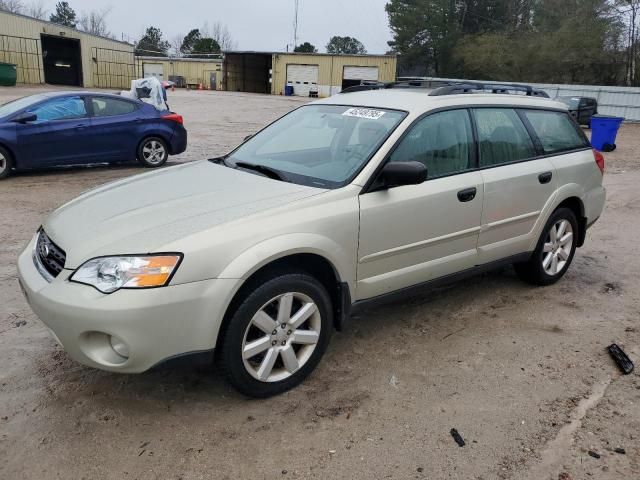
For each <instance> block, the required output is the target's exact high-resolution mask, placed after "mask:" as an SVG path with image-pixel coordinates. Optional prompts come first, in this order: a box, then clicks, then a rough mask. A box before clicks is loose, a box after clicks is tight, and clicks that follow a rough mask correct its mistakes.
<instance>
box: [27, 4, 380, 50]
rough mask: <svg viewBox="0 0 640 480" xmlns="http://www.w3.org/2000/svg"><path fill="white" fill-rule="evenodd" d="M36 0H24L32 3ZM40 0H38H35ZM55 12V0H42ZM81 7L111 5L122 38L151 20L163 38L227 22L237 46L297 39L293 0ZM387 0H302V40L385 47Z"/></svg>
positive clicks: (134, 35)
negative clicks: (336, 39) (340, 39)
mask: <svg viewBox="0 0 640 480" xmlns="http://www.w3.org/2000/svg"><path fill="white" fill-rule="evenodd" d="M31 1H34V0H24V3H31ZM35 1H37V0H35ZM41 1H42V3H43V5H44V7H45V8H46V9H48V10H49V12H52V11H53V10H54V8H55V4H56V0H41ZM67 1H68V2H69V4H70V5H71V7H72V8H73V9H74V10H75V11H76V13H80V12H83V11H90V10H99V9H103V8H106V7H111V9H112V10H111V12H110V13H109V16H108V17H107V25H108V27H109V30H110V31H111V32H112V33H113V34H114V35H115V36H116V37H117V38H118V39H121V38H122V36H121V35H122V34H124V35H125V39H127V36H128V38H129V40H135V39H138V38H139V37H140V36H141V35H142V34H143V33H144V31H145V29H146V27H147V26H150V25H153V26H157V27H159V28H160V29H161V30H162V32H163V34H164V37H165V39H167V40H171V39H173V38H174V37H175V36H177V35H179V34H180V35H184V34H186V33H187V32H188V31H189V30H191V29H193V28H200V27H201V26H202V25H203V24H204V22H208V23H209V25H211V24H213V23H215V22H217V21H219V22H222V23H223V24H226V25H227V27H228V29H229V31H230V32H231V35H232V36H233V38H234V40H235V41H236V42H237V49H239V50H259V51H284V50H285V49H286V46H287V44H292V43H293V17H294V0H209V1H196V0H154V1H139V0H138V1H136V0H67ZM386 3H387V0H314V1H312V0H299V4H300V7H299V16H298V39H299V40H298V43H302V42H305V41H308V42H311V43H312V44H314V45H315V46H316V47H317V48H318V50H319V51H320V52H324V51H325V48H324V47H325V45H326V44H327V42H328V41H329V38H330V37H331V36H333V35H342V36H347V35H348V36H351V37H356V38H357V39H359V40H360V41H361V42H362V43H364V45H365V47H366V49H367V51H368V53H385V52H386V51H387V50H388V47H387V41H388V40H390V39H391V32H390V31H389V25H388V21H387V14H386V12H385V10H384V6H385V4H386Z"/></svg>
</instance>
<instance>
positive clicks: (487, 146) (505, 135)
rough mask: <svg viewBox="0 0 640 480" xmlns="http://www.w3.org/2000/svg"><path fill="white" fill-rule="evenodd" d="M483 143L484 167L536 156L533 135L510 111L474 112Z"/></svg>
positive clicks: (481, 158)
mask: <svg viewBox="0 0 640 480" xmlns="http://www.w3.org/2000/svg"><path fill="white" fill-rule="evenodd" d="M474 114H475V118H476V123H477V126H478V141H479V142H480V167H492V166H496V165H502V164H505V163H510V162H517V161H518V160H525V159H527V158H532V157H535V156H536V149H535V148H534V146H533V141H532V140H531V137H530V136H529V132H527V129H526V128H525V126H524V124H523V123H522V121H521V120H520V117H518V114H517V113H516V112H515V110H513V109H510V108H479V109H476V110H475V111H474Z"/></svg>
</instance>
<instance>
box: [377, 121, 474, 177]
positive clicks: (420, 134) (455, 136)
mask: <svg viewBox="0 0 640 480" xmlns="http://www.w3.org/2000/svg"><path fill="white" fill-rule="evenodd" d="M472 150H473V133H472V129H471V120H470V119H469V113H468V112H467V110H451V111H447V112H439V113H434V114H433V115H429V116H428V117H425V118H423V119H422V120H420V121H419V122H418V123H416V124H415V125H414V126H413V127H411V130H410V131H409V133H408V134H407V135H406V136H405V137H404V138H403V139H402V140H401V142H400V144H399V145H398V147H397V148H396V149H395V150H394V152H393V153H392V154H391V157H390V159H389V161H390V162H421V163H424V164H425V166H426V167H427V176H428V178H436V177H442V176H444V175H451V174H452V173H458V172H464V171H465V170H469V169H470V168H472V167H473V165H472V164H471V152H472Z"/></svg>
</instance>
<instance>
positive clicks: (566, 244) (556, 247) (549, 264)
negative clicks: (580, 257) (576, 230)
mask: <svg viewBox="0 0 640 480" xmlns="http://www.w3.org/2000/svg"><path fill="white" fill-rule="evenodd" d="M572 248H573V227H572V226H571V223H570V222H569V221H568V220H564V219H562V220H559V221H558V222H556V223H555V224H553V225H552V226H551V229H550V230H549V234H548V235H547V240H546V242H545V244H544V248H543V250H542V251H543V254H542V268H544V271H545V272H546V273H547V275H551V276H554V275H557V274H558V273H560V272H561V271H562V269H563V268H564V267H565V265H566V264H567V261H568V260H569V258H570V257H571V249H572Z"/></svg>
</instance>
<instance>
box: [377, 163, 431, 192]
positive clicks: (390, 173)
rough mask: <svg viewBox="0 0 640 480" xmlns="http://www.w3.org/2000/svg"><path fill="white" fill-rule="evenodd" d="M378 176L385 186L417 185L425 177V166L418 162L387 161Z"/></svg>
mask: <svg viewBox="0 0 640 480" xmlns="http://www.w3.org/2000/svg"><path fill="white" fill-rule="evenodd" d="M380 178H381V180H382V182H383V184H384V187H385V188H391V187H401V186H403V185H419V184H420V183H423V182H424V181H425V180H426V179H427V167H425V165H424V164H423V163H420V162H389V163H387V164H386V165H385V166H384V167H383V168H382V172H381V173H380Z"/></svg>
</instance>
